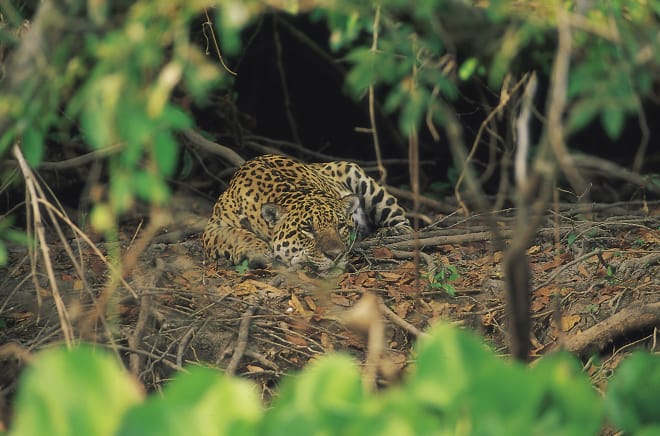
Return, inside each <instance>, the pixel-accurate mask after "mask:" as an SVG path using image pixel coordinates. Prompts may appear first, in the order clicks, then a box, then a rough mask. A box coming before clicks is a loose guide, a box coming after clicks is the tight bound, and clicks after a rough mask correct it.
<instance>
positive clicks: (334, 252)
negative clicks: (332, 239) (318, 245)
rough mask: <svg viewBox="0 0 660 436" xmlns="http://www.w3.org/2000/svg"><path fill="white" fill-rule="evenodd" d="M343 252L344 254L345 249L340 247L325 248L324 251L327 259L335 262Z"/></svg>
mask: <svg viewBox="0 0 660 436" xmlns="http://www.w3.org/2000/svg"><path fill="white" fill-rule="evenodd" d="M343 252H344V250H343V248H342V247H339V246H334V247H328V248H325V249H324V250H323V254H324V255H325V256H326V257H327V258H329V259H332V260H335V259H336V258H338V257H339V256H341V255H342V253H343Z"/></svg>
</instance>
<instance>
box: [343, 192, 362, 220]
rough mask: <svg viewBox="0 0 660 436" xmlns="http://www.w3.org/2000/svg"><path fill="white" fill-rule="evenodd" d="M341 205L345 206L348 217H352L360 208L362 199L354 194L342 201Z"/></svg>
mask: <svg viewBox="0 0 660 436" xmlns="http://www.w3.org/2000/svg"><path fill="white" fill-rule="evenodd" d="M341 204H342V206H344V210H345V211H346V215H350V214H352V213H353V212H355V211H356V210H357V209H358V207H360V197H358V196H357V195H353V194H351V195H347V196H346V197H343V198H342V199H341Z"/></svg>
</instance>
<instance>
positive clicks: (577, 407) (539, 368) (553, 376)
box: [530, 353, 602, 436]
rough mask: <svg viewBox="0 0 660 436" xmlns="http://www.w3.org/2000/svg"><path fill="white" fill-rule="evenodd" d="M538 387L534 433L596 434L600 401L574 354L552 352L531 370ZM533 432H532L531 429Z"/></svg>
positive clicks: (579, 435) (600, 408)
mask: <svg viewBox="0 0 660 436" xmlns="http://www.w3.org/2000/svg"><path fill="white" fill-rule="evenodd" d="M530 375H531V380H533V383H535V384H537V385H538V386H539V387H540V392H539V395H540V397H539V399H540V400H541V402H540V403H539V404H538V408H537V419H536V420H535V423H534V427H535V429H536V431H535V432H533V434H564V435H575V436H581V435H597V434H598V433H599V430H600V428H601V421H602V403H601V401H600V399H599V398H598V395H597V394H596V392H595V391H594V389H593V387H592V386H591V383H590V381H589V378H588V377H587V376H586V375H585V374H584V373H583V372H582V367H581V366H580V364H579V363H578V362H577V360H576V359H575V357H573V356H572V355H570V354H568V353H555V354H551V355H549V356H546V357H543V358H542V359H540V360H539V361H538V363H537V365H535V366H534V367H532V368H531V369H530ZM530 433H532V432H530Z"/></svg>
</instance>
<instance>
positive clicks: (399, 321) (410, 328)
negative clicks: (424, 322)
mask: <svg viewBox="0 0 660 436" xmlns="http://www.w3.org/2000/svg"><path fill="white" fill-rule="evenodd" d="M378 307H380V310H381V312H383V314H384V315H385V317H386V318H387V319H389V320H390V321H392V322H393V323H394V324H396V325H398V326H399V327H401V328H402V329H404V330H405V331H407V332H408V333H411V334H413V335H414V336H415V337H416V338H421V337H423V336H427V334H426V333H424V332H423V331H421V330H420V329H418V328H417V327H415V326H414V325H412V324H410V323H409V322H408V321H406V320H405V319H403V318H401V317H400V316H399V315H397V314H396V313H394V311H392V309H390V308H389V307H387V305H386V304H385V303H384V302H383V300H382V299H380V298H379V299H378Z"/></svg>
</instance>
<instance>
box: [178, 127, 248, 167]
mask: <svg viewBox="0 0 660 436" xmlns="http://www.w3.org/2000/svg"><path fill="white" fill-rule="evenodd" d="M182 133H183V136H185V137H186V139H188V140H189V141H190V142H192V143H193V144H194V145H196V146H197V147H199V148H201V149H202V150H204V151H207V152H209V153H213V154H217V155H218V156H220V157H222V158H223V159H226V160H227V161H229V163H231V164H232V165H234V166H237V167H240V166H241V165H243V163H244V162H245V159H243V158H242V157H241V156H240V155H239V154H238V153H236V152H235V151H234V150H232V149H231V148H229V147H227V146H225V145H220V144H218V143H216V142H213V141H210V140H208V139H206V138H205V137H203V136H202V135H200V134H199V133H197V132H195V131H194V130H191V129H187V130H184V131H183V132H182Z"/></svg>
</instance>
